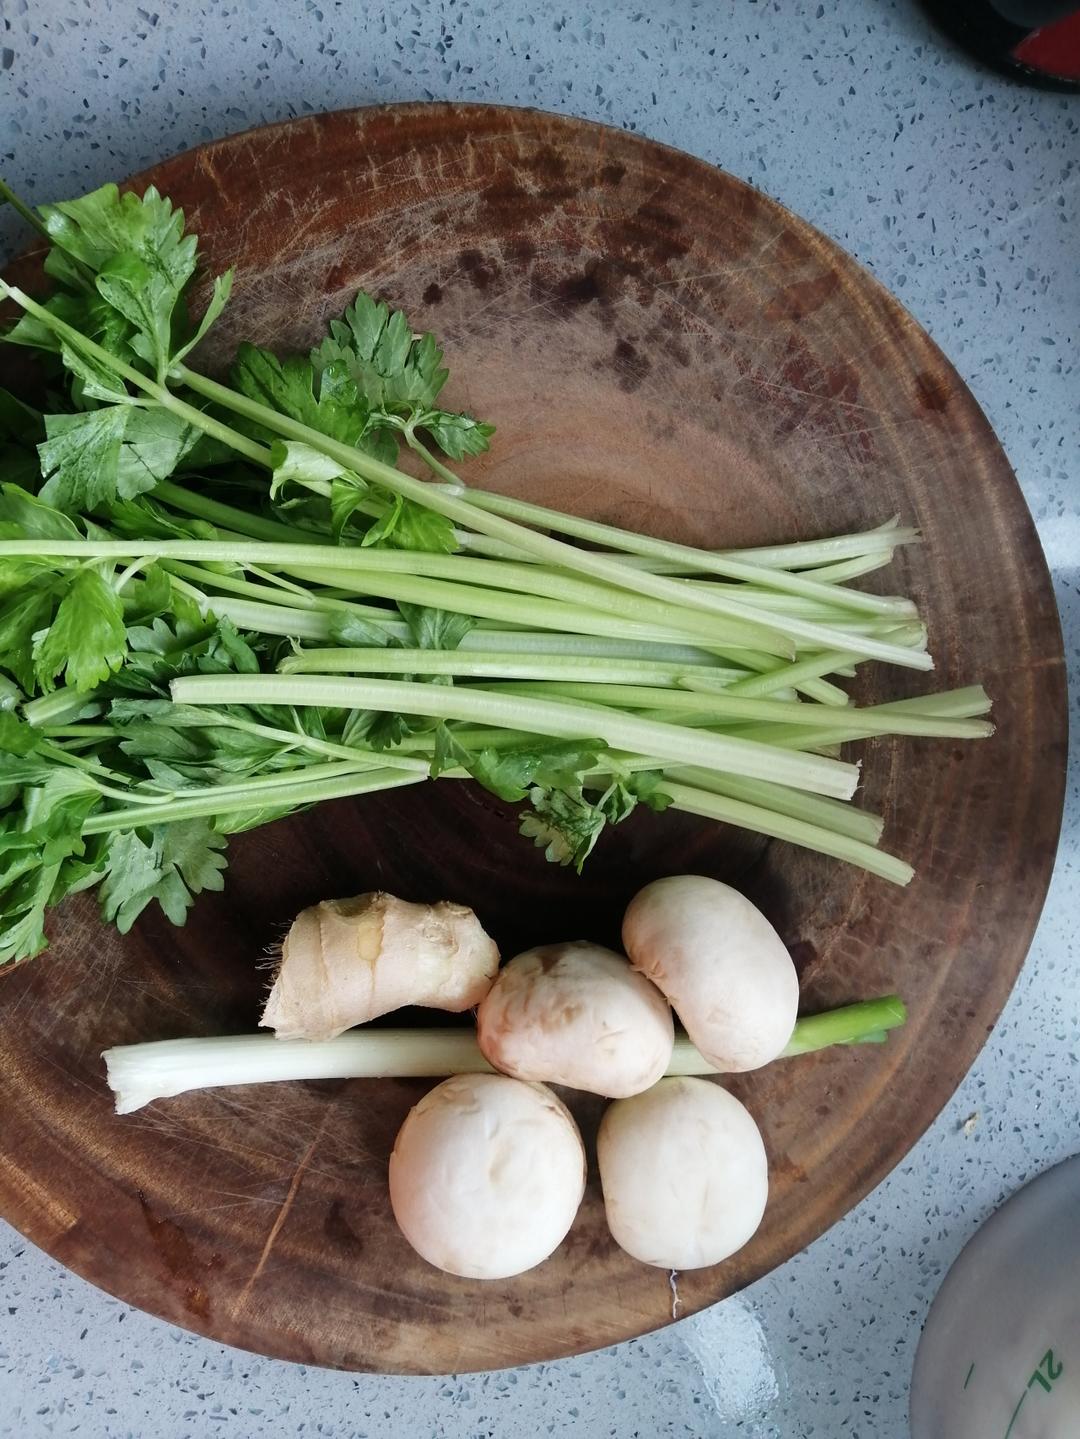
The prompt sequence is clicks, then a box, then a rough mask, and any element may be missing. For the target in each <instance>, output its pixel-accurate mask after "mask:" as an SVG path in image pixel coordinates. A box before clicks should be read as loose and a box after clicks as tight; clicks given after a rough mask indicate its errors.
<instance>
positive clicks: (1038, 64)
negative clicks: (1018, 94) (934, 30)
mask: <svg viewBox="0 0 1080 1439" xmlns="http://www.w3.org/2000/svg"><path fill="white" fill-rule="evenodd" d="M924 3H925V8H926V9H927V10H928V11H929V12H930V14H931V15H932V16H933V18H934V20H935V21H936V22H937V24H938V25H940V27H941V28H942V29H943V30H944V31H945V32H946V33H947V34H948V35H950V36H951V37H952V38H953V39H954V40H955V41H956V42H957V44H959V45H962V46H963V48H964V49H965V50H968V51H970V53H971V54H973V55H975V56H977V57H978V59H980V60H982V61H983V62H984V64H987V65H990V66H992V67H993V68H994V69H995V70H999V71H1001V72H1002V73H1003V74H1006V75H1010V76H1011V77H1012V78H1013V79H1014V80H1021V81H1026V82H1027V83H1028V84H1030V85H1041V86H1043V87H1045V88H1046V89H1050V90H1080V6H1078V5H1077V3H1076V0H1056V3H1055V0H924Z"/></svg>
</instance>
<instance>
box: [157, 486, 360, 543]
mask: <svg viewBox="0 0 1080 1439" xmlns="http://www.w3.org/2000/svg"><path fill="white" fill-rule="evenodd" d="M151 498H152V499H155V500H160V501H161V502H162V504H166V505H168V506H169V508H170V509H173V510H180V511H181V512H182V513H183V514H185V515H192V516H193V517H195V518H196V519H200V520H207V521H209V523H210V524H212V525H217V526H218V527H219V528H221V529H226V530H234V531H236V532H237V533H238V534H241V535H248V536H249V537H250V538H251V539H253V540H267V541H268V542H269V543H271V544H274V543H277V544H286V545H288V544H297V543H299V542H301V539H302V541H303V542H304V543H307V544H333V540H332V539H331V538H330V537H329V536H327V537H326V538H325V539H320V537H319V536H318V535H317V534H314V533H312V532H311V531H308V530H297V529H295V528H293V526H291V525H286V524H283V523H282V522H281V521H280V520H270V519H266V518H264V516H262V515H253V514H250V513H249V512H248V511H247V510H240V509H237V508H236V507H235V506H233V505H226V504H224V503H222V501H220V500H212V499H210V498H209V497H208V496H207V495H201V494H199V493H198V491H196V490H188V489H185V488H184V487H183V486H182V485H177V484H174V483H173V481H172V480H162V481H161V482H160V484H158V485H157V486H156V487H155V489H154V491H153V493H152V496H151Z"/></svg>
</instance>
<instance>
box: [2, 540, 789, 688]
mask: <svg viewBox="0 0 1080 1439" xmlns="http://www.w3.org/2000/svg"><path fill="white" fill-rule="evenodd" d="M2 554H3V545H2V542H0V555H2ZM292 573H293V574H295V575H296V576H298V577H299V578H302V579H309V580H312V581H313V582H315V583H316V584H325V583H326V580H327V573H328V572H327V571H323V570H319V569H315V568H309V567H306V566H305V567H301V566H295V567H292ZM352 582H353V585H354V587H355V591H356V592H357V593H361V592H362V593H365V594H369V595H379V596H381V597H382V598H383V599H391V600H401V601H404V602H405V603H407V604H415V605H426V606H427V607H429V608H431V609H440V610H453V611H455V612H456V613H457V614H466V615H475V616H476V617H477V618H479V619H484V620H496V621H500V622H507V621H508V622H510V623H512V624H515V625H520V626H522V627H523V628H526V629H536V628H537V627H539V628H542V629H553V630H558V631H561V632H564V633H565V632H571V633H575V634H586V635H603V636H610V637H611V638H615V639H619V638H624V639H644V640H657V641H659V642H660V643H674V644H686V643H688V642H689V643H697V644H698V645H699V646H703V647H705V648H708V649H713V648H718V647H719V646H720V644H721V643H722V640H723V633H724V631H727V632H728V633H731V631H732V628H733V624H734V622H730V621H729V622H727V623H725V624H724V625H721V624H720V622H719V621H717V620H712V619H709V618H707V617H706V616H702V615H698V614H696V613H694V612H693V611H692V610H681V611H676V610H675V609H671V610H669V611H668V615H667V619H666V621H665V622H662V623H655V624H646V623H644V622H642V621H637V620H633V619H630V618H629V617H625V618H620V617H619V616H618V615H616V614H607V613H604V612H602V611H600V610H584V609H580V608H579V607H578V606H576V605H568V604H564V603H563V602H562V601H561V600H545V599H542V598H539V597H537V596H533V595H519V594H514V593H513V592H512V591H509V590H488V589H482V588H481V587H480V586H479V585H455V584H450V583H449V582H447V581H446V580H433V579H426V578H423V577H418V576H414V575H405V574H400V575H399V574H376V573H374V572H369V573H367V574H366V575H364V576H362V577H361V576H359V575H353V576H352ZM737 646H738V636H737V635H736V636H734V637H733V640H732V643H731V645H730V647H726V648H725V653H726V654H728V655H732V654H733V651H734V650H735V649H736V647H737ZM781 647H784V648H786V646H785V645H784V644H783V641H780V642H778V644H777V648H781ZM755 648H759V647H758V646H755ZM775 662H776V661H775V658H774V659H773V661H772V663H773V664H775Z"/></svg>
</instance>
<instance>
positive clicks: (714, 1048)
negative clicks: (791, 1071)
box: [622, 874, 799, 1073]
mask: <svg viewBox="0 0 1080 1439" xmlns="http://www.w3.org/2000/svg"><path fill="white" fill-rule="evenodd" d="M622 935H623V945H624V947H625V949H626V952H627V954H628V955H629V956H630V960H631V963H632V964H633V965H634V967H635V968H636V969H640V970H641V972H642V974H645V975H648V977H649V979H651V980H652V982H653V983H654V984H655V985H656V987H657V988H658V989H659V990H661V991H662V992H663V993H664V994H666V995H667V997H668V999H669V1000H670V1001H671V1004H672V1006H673V1007H674V1009H675V1013H676V1014H677V1015H678V1016H679V1018H680V1019H681V1020H682V1022H683V1024H684V1026H685V1027H686V1032H687V1034H688V1035H689V1036H690V1039H691V1041H692V1042H693V1044H694V1045H695V1046H696V1048H697V1049H698V1050H699V1051H700V1052H701V1054H702V1055H703V1056H704V1058H705V1059H707V1060H708V1061H709V1063H710V1064H712V1065H715V1067H716V1069H717V1070H718V1071H720V1072H722V1073H736V1072H738V1071H740V1070H746V1069H758V1068H759V1067H760V1066H761V1065H763V1064H768V1063H769V1061H770V1060H773V1059H776V1057H777V1056H778V1055H779V1054H780V1053H781V1052H782V1051H783V1049H784V1047H785V1045H786V1044H787V1042H788V1040H789V1039H790V1038H791V1034H792V1031H793V1030H794V1028H795V1020H796V1017H797V1015H798V1008H799V977H798V975H797V974H796V972H795V966H794V965H793V964H792V962H791V956H790V955H789V954H788V952H787V950H786V949H785V947H784V944H783V941H782V940H781V938H780V936H779V935H778V934H777V932H776V930H775V929H773V927H772V925H771V924H770V923H769V921H768V920H767V919H766V918H765V916H764V915H763V914H762V913H761V911H760V910H759V909H756V908H755V906H754V905H752V904H751V903H750V901H749V900H748V899H746V898H745V897H744V896H743V895H741V894H739V892H738V891H737V890H734V889H731V888H730V887H729V886H728V885H726V884H721V883H720V882H719V880H715V879H706V878H705V877H704V876H702V875H698V874H684V875H677V876H675V877H673V878H671V879H658V880H655V881H654V882H653V883H652V884H647V885H646V886H645V888H644V889H643V890H641V891H640V892H639V893H638V894H636V895H635V896H634V898H633V899H632V900H631V901H630V906H629V908H628V909H627V911H626V915H625V917H624V919H623V930H622Z"/></svg>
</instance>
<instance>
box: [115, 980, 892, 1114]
mask: <svg viewBox="0 0 1080 1439" xmlns="http://www.w3.org/2000/svg"><path fill="white" fill-rule="evenodd" d="M906 1018H907V1012H906V1010H905V1008H904V1005H903V1002H902V1001H901V1000H900V999H899V998H898V997H897V996H896V995H887V996H885V997H884V998H882V999H871V1000H864V1001H862V1002H861V1003H859V1004H849V1005H845V1006H844V1007H843V1008H842V1009H834V1010H831V1011H830V1012H828V1013H827V1014H813V1015H804V1016H803V1017H802V1018H800V1019H799V1020H798V1021H797V1022H796V1025H795V1030H794V1033H793V1034H792V1036H791V1039H790V1040H789V1041H788V1044H787V1047H786V1048H785V1050H784V1052H783V1056H781V1057H787V1056H790V1055H800V1054H808V1053H810V1052H812V1051H814V1050H820V1049H825V1048H828V1047H830V1046H832V1045H848V1044H860V1043H864V1042H871V1043H876V1042H878V1041H879V1040H880V1039H883V1038H884V1037H885V1034H886V1032H887V1031H888V1030H891V1029H896V1028H898V1027H899V1026H900V1025H902V1024H903V1023H904V1021H905V1019H906ZM102 1058H103V1059H104V1061H105V1071H106V1074H107V1076H108V1082H109V1088H110V1089H111V1090H112V1091H113V1093H114V1094H115V1096H116V1112H117V1113H118V1114H132V1113H134V1111H135V1110H137V1109H142V1107H143V1106H144V1105H147V1104H153V1103H154V1102H155V1101H156V1100H158V1099H171V1098H173V1097H174V1096H176V1095H178V1094H186V1093H189V1092H190V1091H192V1090H196V1089H216V1088H220V1087H222V1086H224V1085H233V1084H272V1083H280V1082H283V1081H288V1080H294V1081H295V1080H312V1079H404V1078H409V1079H442V1078H444V1077H445V1076H446V1075H448V1074H488V1073H490V1072H491V1065H490V1064H489V1063H488V1062H487V1060H486V1059H485V1058H484V1056H483V1055H482V1054H481V1053H480V1047H479V1045H478V1044H477V1042H476V1035H475V1031H474V1030H473V1029H472V1028H465V1027H464V1026H463V1027H462V1028H460V1029H375V1028H373V1027H372V1026H371V1025H364V1026H363V1027H361V1028H359V1029H351V1030H348V1031H346V1033H345V1034H339V1035H338V1036H337V1038H336V1039H323V1040H311V1039H275V1038H274V1036H273V1035H272V1034H236V1035H225V1036H221V1037H216V1036H215V1037H212V1038H211V1037H199V1038H194V1039H158V1040H152V1041H150V1042H149V1043H147V1044H123V1045H117V1046H116V1047H114V1048H113V1049H107V1050H105V1052H104V1053H103V1055H102ZM715 1072H716V1071H715V1068H714V1067H713V1066H712V1065H710V1064H709V1062H708V1061H707V1060H706V1059H704V1058H703V1057H702V1056H701V1054H699V1053H698V1051H697V1050H696V1049H695V1048H694V1046H693V1045H692V1044H691V1043H690V1041H689V1040H688V1039H686V1038H685V1037H684V1036H681V1035H680V1036H679V1037H678V1038H677V1039H676V1040H675V1047H674V1049H673V1051H672V1055H671V1061H670V1063H669V1065H668V1069H667V1073H668V1074H672V1075H696V1074H713V1073H715Z"/></svg>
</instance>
